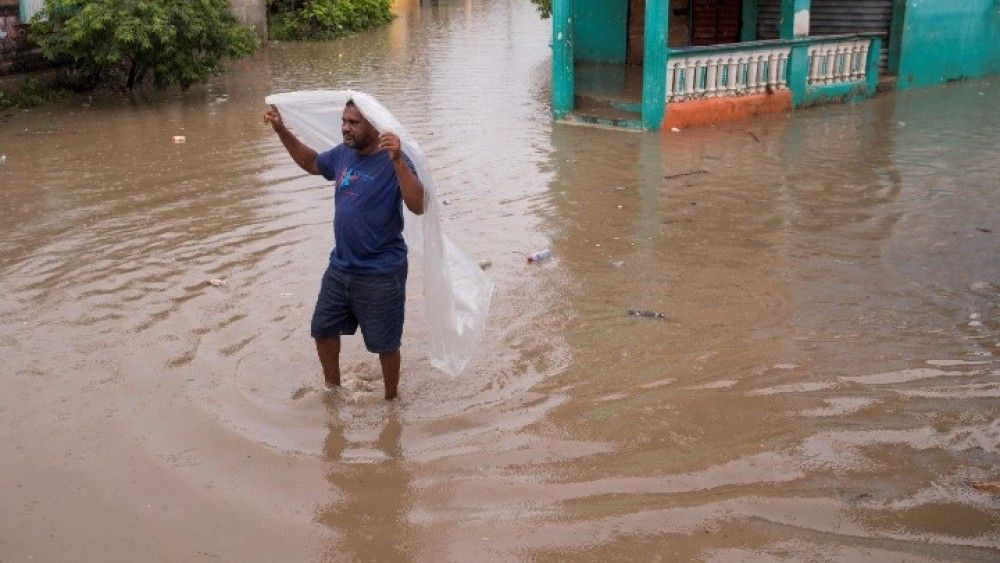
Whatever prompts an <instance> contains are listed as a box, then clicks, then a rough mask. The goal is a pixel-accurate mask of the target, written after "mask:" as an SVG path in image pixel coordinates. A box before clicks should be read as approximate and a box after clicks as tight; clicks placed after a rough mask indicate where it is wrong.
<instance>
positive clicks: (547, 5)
mask: <svg viewBox="0 0 1000 563" xmlns="http://www.w3.org/2000/svg"><path fill="white" fill-rule="evenodd" d="M531 3H532V4H534V5H535V7H536V8H538V15H539V16H541V17H542V19H545V18H548V17H549V16H551V15H552V0H531Z"/></svg>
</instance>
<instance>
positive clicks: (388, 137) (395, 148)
mask: <svg viewBox="0 0 1000 563" xmlns="http://www.w3.org/2000/svg"><path fill="white" fill-rule="evenodd" d="M378 148H380V149H382V150H384V151H388V152H389V158H391V159H392V160H393V162H398V161H399V157H400V156H401V155H402V154H403V152H402V150H401V148H402V147H401V144H400V142H399V137H398V136H396V134H395V133H382V134H381V135H379V137H378Z"/></svg>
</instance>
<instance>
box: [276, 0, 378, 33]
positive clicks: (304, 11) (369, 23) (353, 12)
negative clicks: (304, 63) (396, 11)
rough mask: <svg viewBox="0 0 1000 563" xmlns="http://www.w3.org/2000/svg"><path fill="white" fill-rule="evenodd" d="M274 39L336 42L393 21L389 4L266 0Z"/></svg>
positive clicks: (359, 0)
mask: <svg viewBox="0 0 1000 563" xmlns="http://www.w3.org/2000/svg"><path fill="white" fill-rule="evenodd" d="M268 12H269V14H270V17H269V19H268V24H267V27H268V30H269V31H270V35H271V37H272V38H274V39H280V40H297V39H305V40H314V41H321V40H325V39H335V38H337V37H344V36H345V35H350V34H352V33H356V32H359V31H364V30H366V29H371V28H373V27H377V26H380V25H383V24H386V23H389V22H391V21H392V19H393V18H394V17H395V16H394V15H393V14H392V8H391V6H390V1H389V0H268Z"/></svg>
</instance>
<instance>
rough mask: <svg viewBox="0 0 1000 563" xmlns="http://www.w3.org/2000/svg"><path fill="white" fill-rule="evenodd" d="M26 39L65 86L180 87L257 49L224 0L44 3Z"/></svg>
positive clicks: (249, 32) (70, 0) (56, 0)
mask: <svg viewBox="0 0 1000 563" xmlns="http://www.w3.org/2000/svg"><path fill="white" fill-rule="evenodd" d="M30 33H31V37H32V39H33V40H34V41H35V42H36V43H38V45H39V47H41V49H42V52H43V53H44V54H45V56H46V57H47V58H48V59H49V60H51V61H53V62H55V63H56V64H58V65H60V67H61V68H62V69H63V72H64V73H65V78H66V82H67V85H69V86H70V87H73V88H76V89H79V90H89V89H92V88H94V87H96V86H98V85H100V84H111V85H115V86H118V87H120V88H122V89H123V90H126V91H132V90H134V89H135V88H136V87H137V86H139V85H141V84H143V83H144V82H146V81H151V82H152V83H153V84H154V85H155V86H157V87H160V88H164V87H167V86H170V85H172V84H177V85H179V86H180V87H181V88H182V89H187V88H188V87H189V86H191V85H192V84H196V83H199V82H204V81H206V80H207V79H208V78H209V77H210V76H213V75H215V74H219V73H221V72H222V70H223V62H224V60H225V59H237V58H242V57H246V56H249V55H251V54H253V52H254V51H255V50H256V48H257V39H256V37H255V36H254V33H253V31H252V30H251V29H250V28H248V27H245V26H242V25H240V24H239V22H238V21H237V20H236V18H235V16H233V14H232V12H231V11H230V9H229V3H228V1H227V0H45V4H44V6H43V8H42V10H41V11H40V12H39V13H38V14H36V15H35V17H34V18H33V19H32V20H31V28H30Z"/></svg>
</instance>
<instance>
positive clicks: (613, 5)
mask: <svg viewBox="0 0 1000 563" xmlns="http://www.w3.org/2000/svg"><path fill="white" fill-rule="evenodd" d="M572 9H573V53H574V59H575V60H577V61H584V62H591V63H624V62H625V50H626V47H627V45H628V22H627V19H628V0H573V8H572Z"/></svg>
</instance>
